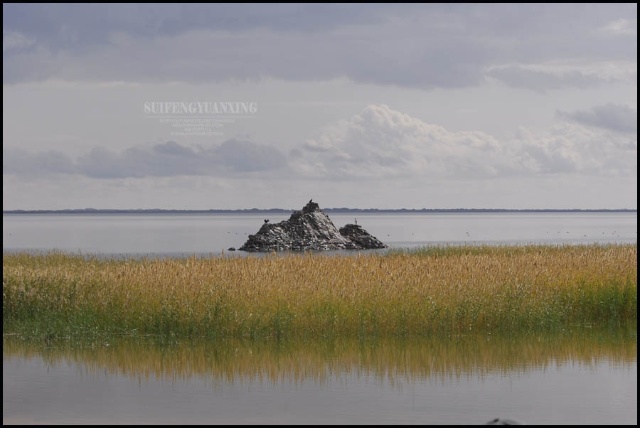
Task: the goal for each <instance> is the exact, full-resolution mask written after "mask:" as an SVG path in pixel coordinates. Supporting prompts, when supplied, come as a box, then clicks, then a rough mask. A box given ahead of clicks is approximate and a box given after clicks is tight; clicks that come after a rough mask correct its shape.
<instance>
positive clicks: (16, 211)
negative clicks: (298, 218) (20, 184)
mask: <svg viewBox="0 0 640 428" xmlns="http://www.w3.org/2000/svg"><path fill="white" fill-rule="evenodd" d="M320 209H321V210H323V211H343V212H456V211H465V212H469V211H472V212H473V211H475V212H478V211H481V212H637V211H638V209H637V208H347V207H334V208H320ZM247 211H249V212H274V211H278V212H291V211H299V210H297V209H289V208H209V209H174V208H63V209H13V210H2V213H3V214H22V213H24V214H27V213H149V212H156V213H159V212H174V213H175V212H180V213H213V212H247Z"/></svg>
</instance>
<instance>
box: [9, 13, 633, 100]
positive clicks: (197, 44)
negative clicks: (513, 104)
mask: <svg viewBox="0 0 640 428" xmlns="http://www.w3.org/2000/svg"><path fill="white" fill-rule="evenodd" d="M3 11H4V14H3V24H4V26H5V29H6V31H10V32H11V34H14V35H19V36H17V37H19V38H20V40H35V43H34V44H32V45H29V46H26V45H25V46H23V48H24V49H21V48H15V49H9V50H7V51H6V53H5V54H3V60H4V61H3V79H4V80H3V81H4V82H5V83H16V82H22V81H32V80H42V79H47V78H58V79H67V80H98V81H103V80H104V81H114V80H117V81H138V82H139V81H143V82H149V81H187V82H203V81H221V80H225V79H239V80H245V79H260V78H262V77H273V78H278V79H285V80H310V81H312V80H327V79H333V78H342V77H346V78H349V79H352V80H354V81H359V82H368V83H374V84H385V85H400V86H405V87H417V88H422V89H431V88H436V87H445V88H455V87H465V86H472V85H478V84H480V83H481V82H483V79H484V78H485V77H486V76H485V70H488V69H491V67H494V66H504V64H513V63H538V62H550V61H564V60H567V59H575V58H579V59H583V60H597V61H626V62H629V63H635V60H636V56H637V53H636V52H637V41H636V38H635V37H633V36H632V35H627V34H626V33H624V32H621V33H620V34H619V35H617V36H616V37H612V36H611V35H610V34H609V33H607V34H604V33H603V32H602V31H597V29H598V28H603V27H606V26H607V25H608V24H610V23H611V22H616V20H619V19H621V18H625V19H628V18H629V16H630V15H631V14H634V13H635V14H637V9H633V8H631V7H630V6H629V5H624V4H621V5H608V4H607V5H605V4H602V5H598V4H560V5H555V4H533V5H532V4H512V5H510V4H495V5H494V4H480V5H473V4H464V5H455V4H418V5H415V4H398V5H396V4H344V5H343V4H277V5H274V4H268V5H261V4H251V5H244V4H239V5H233V4H215V5H199V4H198V5H196V4H190V5H179V4H158V5H147V4H126V5H124V4H120V5H110V4H93V5H91V4H69V5H59V4H48V5H42V4H40V5H35V4H27V5H17V4H11V5H3ZM14 38H15V37H14ZM16 40H17V39H16ZM16 46H17V45H16ZM167 58H171V61H167ZM516 72H519V73H516ZM491 75H492V76H493V77H495V78H499V79H502V80H503V81H505V82H507V83H508V84H512V85H525V84H527V81H533V82H534V83H535V84H536V87H538V88H545V87H548V88H551V89H552V88H555V87H559V86H560V87H564V86H581V85H584V84H587V83H589V82H591V81H592V80H591V78H590V77H589V76H587V75H585V74H581V73H568V74H566V75H564V76H562V77H560V78H558V77H556V78H555V79H554V78H551V77H550V76H543V75H531V74H530V75H529V76H527V77H526V79H524V80H522V79H523V76H522V70H516V69H502V71H494V72H493V73H491ZM518 76H520V77H518ZM518 79H520V80H518ZM573 79H575V80H573ZM596 80H597V79H596ZM545 85H546V86H545Z"/></svg>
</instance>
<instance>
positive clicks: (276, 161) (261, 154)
mask: <svg viewBox="0 0 640 428" xmlns="http://www.w3.org/2000/svg"><path fill="white" fill-rule="evenodd" d="M213 153H214V155H215V156H216V158H217V159H218V160H219V161H220V162H221V164H222V165H225V166H226V167H227V168H230V169H231V170H232V171H235V172H256V171H268V170H273V169H280V168H283V167H284V166H285V165H286V163H287V161H286V158H285V156H284V155H283V154H282V153H281V152H280V151H278V150H276V149H275V148H274V147H271V146H265V145H259V144H255V143H252V142H250V141H243V140H235V139H233V140H227V141H225V142H224V143H222V144H221V145H220V146H219V147H217V148H215V149H214V151H213Z"/></svg>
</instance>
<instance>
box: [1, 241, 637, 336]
mask: <svg viewBox="0 0 640 428" xmlns="http://www.w3.org/2000/svg"><path fill="white" fill-rule="evenodd" d="M636 322H637V245H636V244H622V245H579V246H551V245H546V246H543V245H532V246H463V247H438V248H424V249H417V250H412V251H391V252H389V253H387V254H367V253H366V252H363V253H360V254H358V255H349V256H332V257H327V256H323V255H317V254H300V255H276V254H273V255H269V256H266V257H253V256H249V257H231V258H229V257H224V256H219V257H211V258H197V257H192V258H188V259H100V258H98V257H91V256H88V257H87V256H82V255H70V254H64V253H57V252H54V253H46V254H39V255H33V254H26V253H15V254H13V253H12V254H9V253H4V254H3V333H4V334H18V335H21V336H23V337H26V338H42V337H45V338H47V337H99V336H104V335H114V334H117V335H133V336H140V335H143V336H150V335H153V336H160V337H167V338H171V337H177V338H198V337H207V338H252V339H257V338H269V339H283V338H321V337H322V338H327V337H361V338H362V337H410V336H429V335H439V334H460V333H469V332H473V333H477V332H496V333H509V332H525V331H526V332H531V331H558V330H562V329H564V328H568V327H571V326H598V327H606V326H617V325H625V324H628V323H632V324H636Z"/></svg>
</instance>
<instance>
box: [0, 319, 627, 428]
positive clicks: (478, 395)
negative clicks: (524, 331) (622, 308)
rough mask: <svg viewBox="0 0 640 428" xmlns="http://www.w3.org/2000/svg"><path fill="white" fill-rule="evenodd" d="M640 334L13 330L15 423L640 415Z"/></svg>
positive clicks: (531, 420)
mask: <svg viewBox="0 0 640 428" xmlns="http://www.w3.org/2000/svg"><path fill="white" fill-rule="evenodd" d="M636 334H637V333H636V331H635V330H634V331H607V332H594V331H572V332H567V333H566V334H564V335H555V336H548V335H543V336H528V337H503V338H496V337H491V336H490V335H489V336H478V337H462V336H461V337H445V338H439V339H435V338H432V339H428V338H422V339H414V340H375V341H371V340H368V341H357V340H351V341H349V340H334V341H326V342H314V343H273V342H271V343H267V342H262V343H251V342H240V341H231V342H227V343H215V342H190V343H173V344H162V345H154V344H152V343H140V342H137V341H133V340H120V341H115V342H113V343H108V344H107V343H92V344H84V345H78V344H75V345H74V344H69V343H65V342H64V341H60V342H59V343H54V344H50V345H49V346H48V347H45V348H43V347H40V348H33V347H32V346H33V345H31V346H29V345H25V344H23V343H20V341H19V340H11V338H9V337H5V338H4V341H3V342H4V344H3V345H4V352H3V354H4V358H3V422H4V423H11V424H13V423H32V424H35V423H40V424H45V423H47V424H60V423H73V424H76V423H114V424H115V423H117V424H125V423H132V424H138V423H139V424H148V423H151V424H301V425H302V424H471V425H480V424H483V423H486V422H487V421H489V420H491V419H493V418H494V417H496V416H499V417H506V418H512V419H515V420H518V421H520V422H522V423H526V424H571V425H572V424H633V425H635V424H636V422H637V404H636V401H637V358H636V355H637V339H636Z"/></svg>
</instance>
